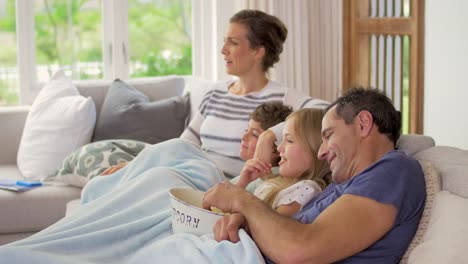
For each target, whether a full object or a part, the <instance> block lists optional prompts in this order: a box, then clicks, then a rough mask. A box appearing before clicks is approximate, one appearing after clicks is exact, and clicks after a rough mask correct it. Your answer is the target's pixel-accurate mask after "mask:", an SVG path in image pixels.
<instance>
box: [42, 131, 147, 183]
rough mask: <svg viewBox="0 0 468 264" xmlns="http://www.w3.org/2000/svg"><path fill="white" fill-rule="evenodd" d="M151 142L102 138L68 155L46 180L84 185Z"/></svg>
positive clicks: (126, 159) (136, 153) (131, 157)
mask: <svg viewBox="0 0 468 264" xmlns="http://www.w3.org/2000/svg"><path fill="white" fill-rule="evenodd" d="M146 146H149V144H147V143H145V142H141V141H137V140H124V139H115V140H101V141H96V142H92V143H89V144H87V145H84V146H82V147H80V148H78V149H77V150H75V151H74V152H73V153H71V154H70V155H68V156H67V157H66V158H65V160H64V161H63V162H62V165H61V166H60V168H59V169H58V170H57V171H56V172H55V173H54V174H52V175H50V176H49V177H47V178H46V180H45V181H60V182H63V183H66V184H68V185H73V186H77V187H83V186H85V185H86V183H87V182H88V181H89V180H91V179H92V178H93V177H95V176H97V175H99V174H101V173H102V172H103V171H104V170H105V169H107V168H109V167H110V166H113V165H117V164H119V163H121V162H128V161H131V160H132V159H133V158H135V156H136V155H138V153H140V152H141V151H142V150H143V149H144V148H145V147H146Z"/></svg>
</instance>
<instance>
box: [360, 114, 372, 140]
mask: <svg viewBox="0 0 468 264" xmlns="http://www.w3.org/2000/svg"><path fill="white" fill-rule="evenodd" d="M357 118H358V119H357V120H358V122H359V127H360V131H361V132H360V133H361V136H362V137H367V136H368V135H369V133H370V132H371V129H372V126H373V125H374V118H373V117H372V114H371V113H370V112H369V111H367V110H362V111H361V112H359V113H358V115H357Z"/></svg>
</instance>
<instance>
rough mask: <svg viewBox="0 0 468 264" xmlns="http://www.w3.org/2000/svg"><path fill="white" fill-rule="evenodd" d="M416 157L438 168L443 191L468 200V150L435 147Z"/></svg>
mask: <svg viewBox="0 0 468 264" xmlns="http://www.w3.org/2000/svg"><path fill="white" fill-rule="evenodd" d="M415 157H416V158H417V159H418V160H419V161H429V162H431V163H433V164H434V165H435V166H436V168H437V170H438V171H439V173H440V176H441V182H442V189H443V190H446V191H449V192H451V193H454V194H457V195H460V196H462V197H465V198H468V150H463V149H459V148H454V147H446V146H435V147H432V148H429V149H426V150H423V151H421V152H419V153H417V154H416V155H415Z"/></svg>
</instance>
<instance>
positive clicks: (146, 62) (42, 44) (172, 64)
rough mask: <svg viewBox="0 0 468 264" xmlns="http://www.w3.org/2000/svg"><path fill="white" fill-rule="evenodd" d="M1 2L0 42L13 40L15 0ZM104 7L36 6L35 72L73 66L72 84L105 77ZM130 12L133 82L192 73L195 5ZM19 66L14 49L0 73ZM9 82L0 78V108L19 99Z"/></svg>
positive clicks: (175, 1) (135, 1)
mask: <svg viewBox="0 0 468 264" xmlns="http://www.w3.org/2000/svg"><path fill="white" fill-rule="evenodd" d="M31 2H32V1H31ZM3 3H4V6H0V8H4V10H5V11H4V13H3V15H2V13H0V37H1V34H9V35H10V36H11V34H12V35H13V36H15V34H16V18H15V0H6V1H5V2H3ZM101 4H102V3H101V0H94V1H90V0H71V1H64V0H43V1H35V45H36V63H37V67H41V66H49V67H50V66H51V65H55V66H57V67H64V68H67V67H69V69H70V70H72V72H73V76H72V77H73V78H74V79H96V78H102V77H103V76H102V72H103V69H102V67H103V66H102V65H103V62H102V57H103V56H102V46H103V44H102V39H103V37H102V35H103V33H102V26H101V25H102V22H101V19H102V15H101ZM128 10H129V12H128V30H129V41H130V47H129V52H130V71H131V72H130V73H131V77H144V76H162V75H168V74H180V75H185V74H191V72H192V47H191V1H190V0H166V1H160V0H159V1H157V0H153V1H150V0H144V1H143V0H128ZM13 39H14V37H13ZM16 61H17V54H16V46H15V45H11V47H10V46H6V47H2V49H0V62H1V64H0V68H2V67H15V66H16ZM77 63H81V64H83V63H85V64H86V63H90V64H92V65H97V66H94V67H99V69H98V70H99V72H100V74H98V75H90V74H88V73H86V72H81V71H77V72H75V71H74V69H75V67H76V65H77ZM55 68H56V67H55ZM0 70H1V69H0ZM51 71H52V70H50V69H49V74H51ZM9 82H10V83H11V80H9ZM7 83H8V82H7V81H6V80H1V79H0V105H1V104H2V102H4V101H8V102H11V101H16V102H17V100H18V99H17V98H18V95H17V93H18V91H11V89H8V87H7Z"/></svg>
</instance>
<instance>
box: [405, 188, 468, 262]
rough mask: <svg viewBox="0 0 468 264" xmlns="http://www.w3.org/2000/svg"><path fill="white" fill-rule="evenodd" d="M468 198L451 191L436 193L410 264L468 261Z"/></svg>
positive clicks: (410, 258) (410, 257)
mask: <svg viewBox="0 0 468 264" xmlns="http://www.w3.org/2000/svg"><path fill="white" fill-rule="evenodd" d="M466 219H468V199H466V198H463V197H461V196H458V195H455V194H453V193H450V192H448V191H441V192H439V193H437V195H436V197H435V199H434V207H433V208H432V214H431V219H430V221H429V225H428V227H427V230H426V233H425V234H424V236H423V240H422V241H421V243H420V244H419V245H418V246H416V248H414V250H413V251H412V252H411V254H410V256H409V259H408V263H411V264H432V263H433V264H436V263H437V264H438V263H467V259H468V250H466V246H467V245H468V225H467V224H466Z"/></svg>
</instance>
